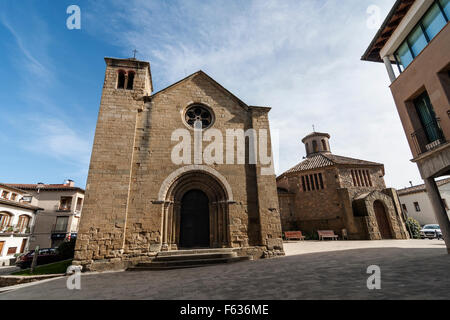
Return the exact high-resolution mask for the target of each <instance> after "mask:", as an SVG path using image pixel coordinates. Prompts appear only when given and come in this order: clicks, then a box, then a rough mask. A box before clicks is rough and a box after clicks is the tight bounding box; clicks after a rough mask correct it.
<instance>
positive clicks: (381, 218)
mask: <svg viewBox="0 0 450 320" xmlns="http://www.w3.org/2000/svg"><path fill="white" fill-rule="evenodd" d="M373 208H374V210H375V216H376V218H377V224H378V230H379V231H380V234H381V238H382V239H392V234H391V227H390V226H389V221H388V218H387V215H386V210H385V208H384V205H383V204H382V203H381V201H375V202H374V204H373Z"/></svg>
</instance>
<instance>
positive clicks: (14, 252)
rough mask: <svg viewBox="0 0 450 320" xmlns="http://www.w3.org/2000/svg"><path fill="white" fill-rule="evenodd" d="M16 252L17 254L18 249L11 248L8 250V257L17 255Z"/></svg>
mask: <svg viewBox="0 0 450 320" xmlns="http://www.w3.org/2000/svg"><path fill="white" fill-rule="evenodd" d="M16 252H17V247H10V248H8V252H7V253H6V255H8V256H10V255H13V254H16Z"/></svg>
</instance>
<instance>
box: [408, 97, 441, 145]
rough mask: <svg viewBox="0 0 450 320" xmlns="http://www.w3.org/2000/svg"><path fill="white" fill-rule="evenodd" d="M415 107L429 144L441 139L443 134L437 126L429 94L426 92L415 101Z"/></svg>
mask: <svg viewBox="0 0 450 320" xmlns="http://www.w3.org/2000/svg"><path fill="white" fill-rule="evenodd" d="M414 106H415V107H416V112H417V115H418V116H419V119H420V122H421V124H422V128H423V130H424V131H425V132H424V133H425V135H426V138H427V140H428V142H434V141H436V140H439V139H441V137H442V133H441V131H440V128H439V126H438V124H437V120H436V114H435V112H434V108H433V105H432V104H431V101H430V97H429V96H428V94H427V92H424V93H423V94H421V95H420V96H419V97H418V98H417V99H415V100H414Z"/></svg>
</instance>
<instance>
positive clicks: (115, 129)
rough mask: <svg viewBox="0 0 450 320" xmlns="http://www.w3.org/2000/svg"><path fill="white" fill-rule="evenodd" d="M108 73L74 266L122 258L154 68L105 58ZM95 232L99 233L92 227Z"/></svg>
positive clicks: (103, 91) (139, 62) (131, 61)
mask: <svg viewBox="0 0 450 320" xmlns="http://www.w3.org/2000/svg"><path fill="white" fill-rule="evenodd" d="M105 62H106V71H105V80H104V83H103V90H102V98H101V102H100V111H99V115H98V120H97V128H96V131H95V138H94V145H93V148H92V155H91V162H90V165H89V174H88V179H87V184H86V194H85V200H84V206H83V219H81V221H80V228H79V232H78V239H77V243H76V248H75V259H74V264H89V262H90V261H92V260H96V259H97V260H98V259H113V258H119V257H121V255H122V253H123V251H124V245H125V229H126V220H127V214H128V208H129V203H130V199H129V198H130V192H129V190H130V186H131V181H132V173H133V159H134V157H135V141H136V135H137V134H136V132H137V127H138V121H139V119H140V118H139V117H140V116H139V115H140V114H142V111H143V110H144V97H145V96H149V95H150V94H151V92H152V90H153V86H152V78H151V73H150V63H149V62H146V61H139V60H136V59H135V58H131V59H115V58H105ZM94 226H95V227H94Z"/></svg>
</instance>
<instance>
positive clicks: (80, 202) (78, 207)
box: [77, 198, 83, 211]
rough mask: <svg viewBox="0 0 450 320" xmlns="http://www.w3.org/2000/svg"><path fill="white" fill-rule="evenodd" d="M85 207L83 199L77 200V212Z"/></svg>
mask: <svg viewBox="0 0 450 320" xmlns="http://www.w3.org/2000/svg"><path fill="white" fill-rule="evenodd" d="M82 205H83V198H78V199H77V211H81V206H82Z"/></svg>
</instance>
